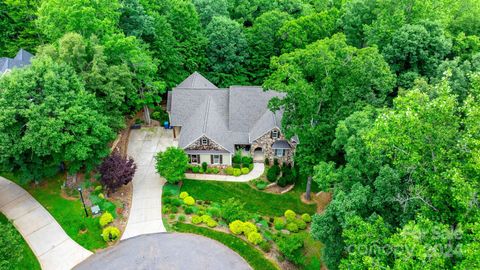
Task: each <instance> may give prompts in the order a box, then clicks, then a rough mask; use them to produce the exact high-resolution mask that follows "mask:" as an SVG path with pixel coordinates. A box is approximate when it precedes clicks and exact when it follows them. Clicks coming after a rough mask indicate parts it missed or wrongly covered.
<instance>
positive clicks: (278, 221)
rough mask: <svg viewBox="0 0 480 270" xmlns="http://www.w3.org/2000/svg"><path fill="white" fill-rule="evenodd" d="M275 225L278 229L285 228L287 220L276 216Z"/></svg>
mask: <svg viewBox="0 0 480 270" xmlns="http://www.w3.org/2000/svg"><path fill="white" fill-rule="evenodd" d="M273 226H274V227H275V229H276V230H283V229H284V228H285V220H284V219H283V218H281V217H276V218H275V219H274V220H273Z"/></svg>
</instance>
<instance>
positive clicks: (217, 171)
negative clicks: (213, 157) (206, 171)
mask: <svg viewBox="0 0 480 270" xmlns="http://www.w3.org/2000/svg"><path fill="white" fill-rule="evenodd" d="M212 172H213V173H214V174H218V173H219V172H220V169H219V168H217V167H214V168H212Z"/></svg>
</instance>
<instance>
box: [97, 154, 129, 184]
mask: <svg viewBox="0 0 480 270" xmlns="http://www.w3.org/2000/svg"><path fill="white" fill-rule="evenodd" d="M136 170H137V165H136V164H135V162H134V160H133V158H125V157H122V156H121V155H120V153H118V152H113V153H112V154H111V155H110V156H108V157H107V158H105V159H104V160H103V162H102V164H100V166H99V168H98V172H99V173H100V182H101V183H102V184H103V185H104V186H105V187H106V189H107V191H108V192H115V191H116V190H117V189H118V188H120V187H121V186H123V185H127V184H128V183H130V182H131V181H132V179H133V176H134V175H135V171H136Z"/></svg>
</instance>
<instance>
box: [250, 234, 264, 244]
mask: <svg viewBox="0 0 480 270" xmlns="http://www.w3.org/2000/svg"><path fill="white" fill-rule="evenodd" d="M247 240H248V242H250V243H252V244H254V245H257V244H258V243H260V242H262V241H263V237H262V235H261V234H259V233H258V232H251V233H249V234H248V235H247Z"/></svg>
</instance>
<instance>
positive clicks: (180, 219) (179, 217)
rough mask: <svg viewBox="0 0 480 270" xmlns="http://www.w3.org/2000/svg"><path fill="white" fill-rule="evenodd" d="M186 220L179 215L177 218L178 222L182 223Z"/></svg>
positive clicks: (183, 216)
mask: <svg viewBox="0 0 480 270" xmlns="http://www.w3.org/2000/svg"><path fill="white" fill-rule="evenodd" d="M186 219H187V218H186V217H185V215H179V216H178V221H180V222H184V221H185V220H186Z"/></svg>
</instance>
